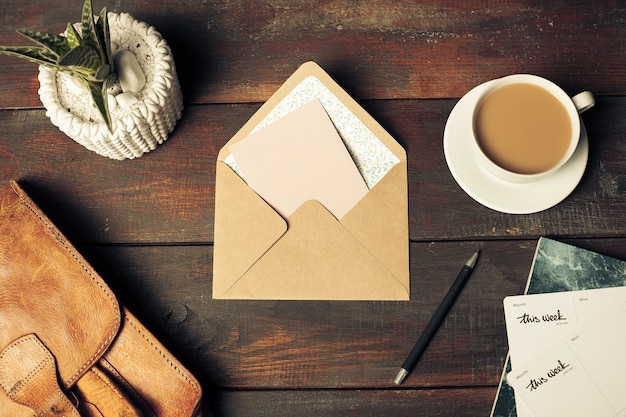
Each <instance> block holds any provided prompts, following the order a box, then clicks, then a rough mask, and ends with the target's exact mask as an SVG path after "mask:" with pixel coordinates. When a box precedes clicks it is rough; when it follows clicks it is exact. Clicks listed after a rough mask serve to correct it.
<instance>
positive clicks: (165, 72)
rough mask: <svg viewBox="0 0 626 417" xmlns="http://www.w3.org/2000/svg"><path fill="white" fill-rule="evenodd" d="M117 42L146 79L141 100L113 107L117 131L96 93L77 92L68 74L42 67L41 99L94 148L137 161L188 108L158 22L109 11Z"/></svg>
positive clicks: (61, 124)
mask: <svg viewBox="0 0 626 417" xmlns="http://www.w3.org/2000/svg"><path fill="white" fill-rule="evenodd" d="M108 19H109V27H110V31H111V42H112V43H114V44H116V45H118V48H123V49H126V50H129V51H131V52H132V53H133V54H134V55H135V56H136V58H137V60H138V62H139V65H140V67H141V69H142V70H143V71H144V74H145V77H146V84H145V86H144V88H143V89H142V90H141V91H140V92H139V93H138V94H137V95H136V97H137V99H138V101H137V103H134V104H132V105H130V106H128V107H126V108H122V107H121V106H117V107H116V109H114V110H111V118H112V122H113V133H111V132H110V131H109V130H108V128H107V127H106V125H105V124H104V122H103V121H102V118H101V116H100V114H99V113H98V112H97V110H96V108H95V105H94V104H93V101H92V99H91V96H90V94H89V93H88V92H87V90H85V91H84V92H82V93H80V94H76V93H75V92H72V91H71V89H70V88H69V87H68V86H67V85H66V84H67V83H66V79H67V77H68V76H67V75H66V74H62V73H61V72H58V71H56V70H55V69H51V68H48V67H44V66H40V67H39V83H40V88H39V97H40V99H41V101H42V103H43V105H44V106H45V108H46V110H47V111H46V115H47V116H48V117H49V118H50V121H51V122H52V123H53V124H54V125H55V126H57V127H58V128H59V129H60V130H61V131H62V132H63V133H65V134H66V135H68V136H69V137H71V138H72V139H74V140H75V141H76V142H78V143H80V144H81V145H83V146H84V147H86V148H87V149H89V150H92V151H94V152H96V153H98V154H100V155H102V156H106V157H109V158H111V159H117V160H122V159H133V158H137V157H139V156H141V155H143V154H145V153H147V152H149V151H151V150H154V149H156V147H157V145H159V144H162V143H163V142H164V141H166V140H167V137H168V134H169V133H170V132H171V131H172V130H173V129H174V126H175V125H176V122H177V121H178V120H179V119H180V117H181V115H182V110H183V98H182V93H181V88H180V83H179V81H178V77H177V75H176V67H175V65H174V59H173V56H172V53H171V50H170V48H169V46H168V44H167V42H166V41H165V40H164V39H163V38H162V37H161V34H160V33H159V32H157V31H156V29H155V28H154V27H152V26H148V25H147V24H146V23H143V22H139V21H137V20H135V19H134V18H132V17H131V16H130V15H129V14H126V13H122V14H117V13H109V14H108Z"/></svg>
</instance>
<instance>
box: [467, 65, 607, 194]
mask: <svg viewBox="0 0 626 417" xmlns="http://www.w3.org/2000/svg"><path fill="white" fill-rule="evenodd" d="M594 104H595V101H594V98H593V95H592V94H591V93H590V92H589V91H583V92H582V93H580V94H578V95H576V96H574V97H570V96H569V95H568V94H567V93H565V91H563V90H562V89H561V88H560V87H559V86H557V85H556V84H554V83H553V82H551V81H549V80H547V79H545V78H542V77H539V76H536V75H531V74H514V75H509V76H506V77H503V78H499V79H496V80H493V81H491V82H490V83H488V84H486V87H485V89H484V91H483V92H482V94H481V95H480V97H479V98H478V100H477V101H476V105H475V107H474V112H473V117H472V136H473V144H474V148H475V156H476V158H477V160H478V162H479V164H480V165H481V166H482V167H483V168H484V169H485V170H486V171H487V172H489V173H490V174H491V175H493V176H494V177H496V178H499V179H500V180H503V181H506V182H510V183H519V184H521V183H530V182H533V181H537V180H540V179H542V178H544V177H546V176H548V175H551V174H553V173H554V172H556V171H557V170H559V169H560V168H561V167H563V165H565V164H566V163H567V162H568V161H569V160H570V158H571V157H572V155H573V154H574V152H575V151H576V148H577V146H578V142H579V140H580V134H581V121H580V116H579V114H580V113H582V112H584V111H586V110H588V109H589V108H591V107H593V106H594Z"/></svg>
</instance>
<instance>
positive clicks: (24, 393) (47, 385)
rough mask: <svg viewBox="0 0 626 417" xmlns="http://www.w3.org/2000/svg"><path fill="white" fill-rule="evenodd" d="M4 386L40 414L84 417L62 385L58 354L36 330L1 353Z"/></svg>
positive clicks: (0, 378)
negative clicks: (59, 374)
mask: <svg viewBox="0 0 626 417" xmlns="http://www.w3.org/2000/svg"><path fill="white" fill-rule="evenodd" d="M0 387H1V388H2V390H3V391H4V392H5V394H6V395H7V397H9V398H10V399H11V400H13V401H15V402H16V403H18V404H22V405H25V406H27V407H29V408H31V409H32V410H33V411H34V412H35V415H37V416H38V417H55V416H59V415H62V416H65V417H80V415H79V414H78V411H77V410H76V408H75V407H74V405H73V404H72V403H71V402H70V400H69V399H68V398H67V397H66V396H65V394H64V393H63V391H61V388H60V387H59V384H58V380H57V369H56V363H55V360H54V356H52V354H51V353H50V351H49V350H48V349H47V348H46V347H45V346H44V344H43V343H41V341H40V340H39V338H38V337H37V336H36V335H34V334H32V333H31V334H27V335H25V336H22V337H20V338H19V339H17V340H15V341H13V342H12V343H11V344H10V345H8V346H7V347H6V348H5V349H4V350H3V351H2V352H1V353H0Z"/></svg>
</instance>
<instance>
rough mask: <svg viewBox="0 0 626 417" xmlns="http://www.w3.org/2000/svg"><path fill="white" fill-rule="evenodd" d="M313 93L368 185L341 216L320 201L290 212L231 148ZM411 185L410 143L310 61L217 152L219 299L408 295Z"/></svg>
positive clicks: (215, 274)
mask: <svg viewBox="0 0 626 417" xmlns="http://www.w3.org/2000/svg"><path fill="white" fill-rule="evenodd" d="M314 98H317V99H319V100H320V101H321V103H322V105H323V106H324V108H325V109H326V111H327V112H328V115H329V117H330V119H331V120H332V122H333V124H334V125H335V127H336V128H337V131H338V133H339V134H340V136H341V138H342V139H343V140H344V142H346V147H347V149H348V151H349V152H350V154H351V155H352V157H353V158H354V159H355V163H356V164H357V166H359V170H360V172H362V173H363V175H364V179H365V182H366V183H367V185H368V187H369V191H368V192H367V193H366V194H365V196H364V197H363V198H362V199H361V200H360V201H358V202H357V203H356V205H355V206H354V207H353V208H352V209H351V210H349V211H348V213H347V214H345V215H344V216H343V217H342V218H341V219H337V218H335V217H334V216H333V215H332V214H331V213H330V212H329V211H328V210H327V209H326V208H325V207H324V206H323V205H322V204H321V203H320V202H318V201H315V200H309V201H306V202H305V203H303V204H302V205H301V206H300V207H299V208H297V209H296V210H295V212H293V214H291V215H290V216H289V217H288V218H286V219H285V218H283V217H281V216H280V215H279V214H278V213H277V212H276V211H275V210H274V209H273V208H272V207H271V206H270V205H269V204H268V203H266V202H265V201H264V200H263V199H262V198H261V197H260V196H259V195H257V194H256V193H255V192H254V191H253V190H252V189H251V188H250V187H249V186H248V184H246V182H245V181H244V180H243V179H242V176H240V175H239V173H238V172H237V166H236V163H235V162H234V161H233V160H232V156H231V155H230V150H229V148H230V146H231V145H233V144H234V143H236V142H238V141H240V140H242V139H244V138H246V137H247V136H248V135H250V134H251V133H253V132H256V131H258V130H259V129H262V128H263V127H264V126H267V125H268V124H269V123H272V122H273V121H275V120H278V119H280V118H281V117H284V116H285V115H286V114H289V112H291V111H293V110H294V109H295V108H299V107H301V106H302V105H304V104H306V103H308V102H310V101H311V99H314ZM360 141H364V143H359V142H360ZM320 169H323V167H320ZM407 190H408V188H407V161H406V153H405V151H404V149H403V148H402V147H401V146H400V145H399V144H398V143H397V142H396V141H395V140H394V139H393V138H392V137H391V135H389V134H388V133H387V132H386V131H385V130H384V129H383V128H382V127H381V126H380V125H379V124H378V123H377V122H376V121H375V120H374V119H373V118H372V117H371V116H370V115H369V114H368V113H367V112H365V110H363V109H362V108H361V107H360V106H359V105H358V104H357V103H356V102H355V101H354V100H353V99H352V98H351V97H350V96H349V95H348V94H347V93H346V92H345V91H343V90H342V89H341V87H339V86H338V85H337V84H336V83H335V82H334V81H333V80H332V79H331V78H330V77H329V76H328V74H326V73H325V72H324V71H323V70H322V69H321V68H320V67H319V66H318V65H317V64H315V63H313V62H308V63H305V64H303V65H302V66H301V67H300V68H298V70H297V71H296V72H295V73H294V74H293V75H292V76H291V77H289V79H288V80H287V81H286V82H285V83H284V84H283V85H282V86H281V87H280V88H279V89H278V91H277V92H276V93H275V94H274V95H273V96H272V97H271V98H270V99H269V100H268V101H267V102H266V103H265V104H264V105H263V106H261V108H260V109H259V110H258V111H257V112H256V113H255V114H254V115H253V116H252V117H251V118H250V120H249V121H248V122H247V123H246V124H245V125H244V126H243V127H242V128H241V129H240V130H239V132H237V134H235V136H233V138H231V139H230V141H228V143H226V144H225V145H224V147H223V148H222V149H221V150H220V152H219V155H218V160H217V163H216V190H215V232H214V233H215V245H214V252H213V254H214V255H213V298H215V299H271V300H408V299H409V296H410V291H409V253H408V251H409V249H408V247H409V237H408V195H407V194H408V193H407Z"/></svg>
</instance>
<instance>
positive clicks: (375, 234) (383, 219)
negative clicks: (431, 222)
mask: <svg viewBox="0 0 626 417" xmlns="http://www.w3.org/2000/svg"><path fill="white" fill-rule="evenodd" d="M406 184H407V162H406V161H400V162H399V163H398V164H396V165H395V166H394V167H393V168H392V169H391V171H389V172H388V173H387V175H385V176H384V177H383V178H382V179H381V180H380V182H379V183H378V184H376V186H375V187H374V188H372V189H371V190H370V191H369V193H367V195H366V196H365V197H364V198H363V199H361V201H359V202H358V203H357V204H356V206H354V207H353V208H352V210H350V211H349V212H348V213H347V214H346V215H345V216H344V217H343V218H342V219H341V223H342V224H343V225H344V226H345V227H346V228H347V229H348V230H350V233H352V234H353V235H354V237H355V238H356V239H358V240H359V241H360V242H361V243H362V244H363V245H364V246H365V247H367V248H368V250H369V251H370V252H371V254H372V256H375V257H376V258H377V259H378V260H379V261H380V262H381V263H382V264H383V265H385V267H386V268H388V269H389V271H390V272H391V273H392V274H393V275H394V276H395V277H396V278H397V279H398V280H399V281H401V282H403V283H406V285H407V287H408V285H409V281H410V277H409V268H408V266H409V249H408V242H409V225H408V205H409V203H408V194H407V188H406V187H407V186H406Z"/></svg>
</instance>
